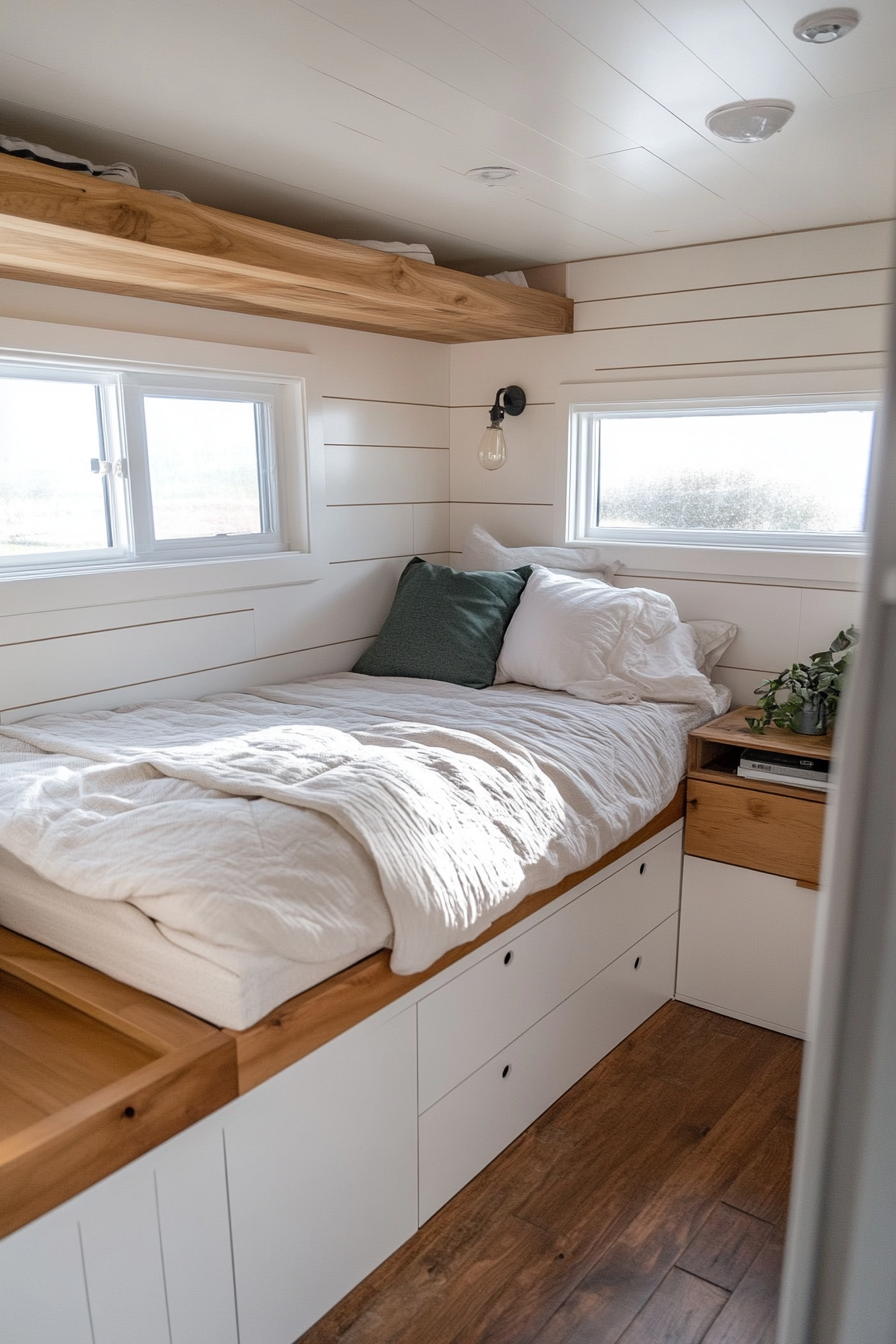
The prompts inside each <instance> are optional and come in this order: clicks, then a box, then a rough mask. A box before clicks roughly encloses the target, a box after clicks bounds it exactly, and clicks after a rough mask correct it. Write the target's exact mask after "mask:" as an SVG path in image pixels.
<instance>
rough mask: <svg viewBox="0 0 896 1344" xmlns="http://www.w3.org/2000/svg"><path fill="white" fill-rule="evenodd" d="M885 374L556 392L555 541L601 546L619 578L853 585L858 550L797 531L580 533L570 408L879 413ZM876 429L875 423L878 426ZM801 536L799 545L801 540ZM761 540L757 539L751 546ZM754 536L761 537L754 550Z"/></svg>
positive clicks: (609, 385) (726, 378)
mask: <svg viewBox="0 0 896 1344" xmlns="http://www.w3.org/2000/svg"><path fill="white" fill-rule="evenodd" d="M883 374H884V371H883V369H880V368H875V367H870V368H869V367H857V368H853V369H840V370H832V371H823V372H822V371H815V370H812V371H802V372H795V373H790V374H785V373H755V374H737V373H735V374H727V375H719V376H699V375H698V376H694V377H691V378H674V379H673V378H670V379H650V380H647V379H644V380H632V381H629V382H621V381H620V382H609V381H607V382H605V383H599V382H592V383H568V384H564V385H561V386H560V387H559V388H558V393H557V398H556V404H557V439H556V443H557V454H556V459H555V462H556V468H555V488H554V520H555V521H554V528H553V539H554V541H555V542H560V543H567V544H569V543H572V544H577V545H583V544H584V545H591V546H601V547H602V548H603V549H604V551H605V553H606V554H608V555H609V554H611V553H612V554H613V555H614V556H615V557H616V558H618V559H620V560H621V561H622V563H623V568H624V571H625V572H626V573H631V574H636V573H638V574H647V573H652V574H665V575H668V576H670V577H674V576H676V575H681V576H688V577H695V578H697V577H700V576H702V575H704V574H705V575H713V576H715V577H720V578H727V577H731V578H738V577H739V578H748V577H749V578H751V579H762V580H763V581H767V582H772V583H777V582H780V583H791V582H794V581H795V582H799V583H808V584H810V585H812V584H823V585H830V584H833V585H834V586H838V585H841V584H842V586H844V587H849V588H852V587H855V586H856V585H857V583H858V582H859V581H860V578H861V569H862V563H863V557H864V545H863V544H862V542H863V539H862V541H861V542H856V541H854V542H853V544H852V545H851V546H849V547H846V548H844V547H840V546H837V545H834V546H832V545H830V544H829V542H828V538H827V536H826V535H825V534H817V533H816V534H803V535H802V536H801V535H798V536H797V537H796V539H795V540H796V544H795V545H787V544H784V542H783V538H784V536H785V535H790V536H792V534H781V533H771V534H770V533H765V534H759V533H752V532H749V533H740V534H737V535H736V536H735V535H733V534H730V533H718V532H717V533H713V534H710V535H709V536H707V535H706V534H705V533H702V532H697V531H692V532H687V533H685V532H678V531H676V530H674V529H649V532H650V535H649V536H648V535H645V533H647V532H648V529H640V528H639V529H635V528H632V529H621V528H620V529H615V528H614V529H610V528H605V529H603V530H601V529H599V528H597V527H595V528H593V529H592V530H591V531H590V533H589V532H586V531H585V529H584V528H583V527H582V525H581V522H582V519H581V510H582V499H581V495H580V494H579V493H578V492H577V487H578V480H577V470H578V467H579V462H578V457H577V450H578V445H577V442H576V434H575V420H574V416H573V413H574V412H576V411H589V412H595V413H602V414H604V415H606V416H610V415H617V414H629V415H647V414H652V413H656V414H674V413H680V414H688V413H693V412H695V411H697V412H699V411H701V410H707V411H713V410H729V409H730V410H736V409H739V408H741V409H744V410H750V409H754V408H755V409H759V410H764V409H768V410H774V409H776V408H785V407H794V408H799V407H802V408H805V409H812V408H818V407H821V406H830V407H833V406H844V407H855V408H856V409H879V408H880V405H881V402H882V399H883V394H882V384H883ZM878 423H879V422H878ZM804 536H805V537H806V538H807V541H804ZM757 538H759V540H757ZM762 538H766V541H765V544H762Z"/></svg>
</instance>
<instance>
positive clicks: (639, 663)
mask: <svg viewBox="0 0 896 1344" xmlns="http://www.w3.org/2000/svg"><path fill="white" fill-rule="evenodd" d="M524 564H531V565H532V566H533V569H532V576H531V578H530V579H529V582H528V583H527V584H526V587H525V589H524V590H523V594H522V597H521V598H520V602H519V606H518V607H517V609H516V611H515V612H514V615H513V618H512V619H511V622H510V624H509V625H508V627H507V631H506V633H505V636H504V644H503V647H502V649H501V655H500V657H499V659H498V670H497V675H496V677H495V682H496V683H498V682H508V681H516V682H521V683H522V684H523V685H527V686H539V687H541V688H543V689H544V690H551V691H566V692H567V693H568V694H569V695H575V696H577V697H578V698H579V699H582V700H595V701H598V702H600V703H601V704H622V705H632V704H637V703H638V702H639V701H641V700H662V701H669V702H673V703H678V704H682V703H684V704H697V705H706V706H707V707H709V708H710V709H711V711H712V712H713V713H714V714H720V713H722V712H723V711H724V710H725V709H727V707H728V704H729V701H730V696H729V693H728V692H727V691H726V690H725V688H724V687H721V686H713V685H712V684H711V682H710V679H709V678H710V675H711V673H712V670H713V668H714V667H715V665H716V663H717V662H718V661H719V659H720V658H721V656H722V654H723V653H724V652H725V650H726V649H727V648H728V646H729V645H730V644H731V642H732V640H733V639H734V637H735V635H736V634H737V626H736V625H733V624H732V623H731V622H730V621H721V620H704V621H690V622H683V621H681V620H679V617H678V612H677V610H676V607H675V603H674V602H673V601H672V599H671V598H670V597H667V596H666V595H665V594H664V593H657V592H654V591H653V590H652V589H650V588H616V587H613V586H612V580H613V578H614V576H615V574H616V572H617V570H618V569H619V565H618V562H613V561H611V562H607V561H605V560H604V559H603V557H602V556H601V554H600V552H598V551H596V550H594V549H593V548H591V547H583V548H581V549H578V550H576V549H573V548H570V547H564V546H517V547H506V546H502V545H501V544H500V542H498V541H496V540H495V538H494V537H491V536H489V534H488V533H487V532H486V531H485V530H484V529H483V528H481V527H474V528H472V529H471V531H470V532H469V533H468V535H467V538H466V541H465V543H464V550H463V555H462V557H461V568H462V569H464V570H468V571H469V570H473V569H514V568H516V567H517V566H519V565H524Z"/></svg>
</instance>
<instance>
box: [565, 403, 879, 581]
mask: <svg viewBox="0 0 896 1344" xmlns="http://www.w3.org/2000/svg"><path fill="white" fill-rule="evenodd" d="M838 407H840V408H843V409H849V410H854V411H871V412H877V411H879V410H880V404H879V403H877V402H874V401H870V400H867V399H861V400H855V399H854V398H853V397H851V396H847V395H845V394H841V395H840V396H835V397H830V398H824V399H823V400H818V399H816V398H814V397H809V398H807V397H800V396H790V397H787V396H779V397H773V398H766V399H759V398H757V399H756V401H750V403H749V404H746V403H745V402H744V401H743V400H741V399H738V400H737V401H736V402H734V403H732V402H731V400H729V399H724V398H722V399H719V398H715V399H709V400H702V401H694V402H692V403H690V404H687V403H681V402H676V403H669V404H668V405H666V406H656V405H654V406H650V407H644V406H638V407H635V408H631V407H629V408H626V409H622V408H616V407H614V408H613V409H612V410H608V409H606V408H603V407H600V408H598V407H595V406H571V407H570V430H569V433H570V453H571V454H574V461H572V462H571V469H570V480H571V495H570V509H571V511H572V518H573V533H574V536H575V538H576V540H579V541H584V542H590V543H591V544H600V543H601V542H617V541H629V542H641V543H645V544H647V545H650V544H654V545H665V546H673V545H678V546H712V547H723V548H726V547H730V548H732V549H736V550H772V551H782V550H783V551H809V552H813V551H824V552H826V551H842V552H845V553H846V554H852V555H861V554H864V551H865V547H866V540H867V534H866V533H865V532H808V531H807V532H783V531H782V532H775V531H771V530H767V531H766V530H756V531H750V530H743V531H738V530H736V529H733V528H727V529H721V528H720V529H712V528H672V527H602V526H601V525H600V524H599V523H592V522H590V519H591V518H593V517H594V516H595V514H596V513H597V507H598V501H599V467H598V466H597V464H596V462H595V457H596V456H597V454H598V453H599V449H598V450H597V452H595V447H594V444H593V442H591V441H590V440H591V439H592V438H593V435H592V434H589V433H587V432H583V430H586V429H587V427H589V426H590V425H593V423H594V422H595V421H597V422H600V421H601V420H623V419H639V420H647V419H657V420H660V419H672V418H675V417H678V416H695V415H712V414H717V415H718V414H723V415H762V414H768V413H770V412H774V411H776V410H777V411H784V412H789V413H791V414H799V413H800V412H803V413H809V412H812V411H832V410H836V409H837V408H838ZM586 416H587V417H590V419H589V420H586V419H585V417H586ZM578 417H581V419H579V418H578ZM586 440H587V441H586Z"/></svg>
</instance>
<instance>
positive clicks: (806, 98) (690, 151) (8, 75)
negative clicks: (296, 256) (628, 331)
mask: <svg viewBox="0 0 896 1344" xmlns="http://www.w3.org/2000/svg"><path fill="white" fill-rule="evenodd" d="M822 3H824V0H822ZM819 7H821V6H819ZM0 9H2V11H3V25H2V37H0V89H2V92H3V100H2V101H0V130H2V131H4V132H5V133H7V134H12V135H21V136H23V137H25V138H29V139H39V140H42V141H43V142H44V143H49V144H51V145H53V146H55V147H56V148H58V149H62V150H65V151H67V152H70V153H82V154H85V155H87V156H89V157H93V158H94V159H95V160H97V161H100V162H104V161H105V162H108V161H109V160H110V159H112V160H116V159H124V160H126V161H129V162H131V163H133V164H134V165H135V166H136V167H137V168H138V170H139V172H140V175H141V183H142V185H144V186H149V187H169V188H175V189H178V190H181V191H183V192H185V193H186V194H187V195H188V196H190V197H192V198H193V199H194V200H201V201H205V202H207V203H209V204H212V205H219V206H222V207H224V208H227V209H232V210H237V211H240V212H242V213H245V214H254V215H257V216H259V217H262V218H268V219H272V220H275V221H277V222H280V223H284V224H291V225H294V226H297V227H300V228H307V229H311V230H313V231H316V232H322V233H330V234H335V235H337V236H345V237H357V238H364V237H379V238H400V239H403V240H405V241H423V242H427V243H429V244H430V246H431V247H432V249H433V251H434V252H435V254H436V258H437V260H438V261H440V262H441V263H443V264H445V265H457V266H460V267H462V268H465V269H468V270H471V271H474V272H476V271H478V272H486V271H491V270H495V269H499V268H502V267H505V266H512V267H516V266H526V265H536V264H539V263H548V262H556V261H568V260H574V259H579V258H583V257H594V256H607V255H614V254H619V253H626V252H634V251H639V250H645V249H648V250H654V249H657V248H666V247H675V246H680V245H683V244H689V243H700V242H709V241H714V240H718V239H724V238H737V237H747V236H752V235H757V234H768V233H774V232H779V231H788V230H796V229H805V228H812V227H819V226H824V225H831V224H841V223H852V222H858V221H861V220H867V219H880V218H886V217H889V216H891V215H892V214H893V212H894V204H896V58H894V52H896V0H861V3H860V11H861V22H860V24H859V26H858V28H857V29H856V30H855V32H853V33H852V34H851V35H849V36H848V37H846V38H844V39H841V41H839V42H836V43H833V44H830V45H825V46H818V47H816V46H812V45H810V44H808V43H804V42H799V41H797V39H796V38H795V37H794V36H793V34H792V31H791V30H792V27H793V24H794V23H795V22H796V21H797V20H798V19H800V18H802V17H803V16H804V14H806V13H808V12H811V3H810V0H750V2H749V3H747V0H531V2H528V3H527V2H526V0H416V2H415V0H301V2H299V0H191V3H189V4H184V3H183V0H153V3H152V4H149V5H147V4H144V3H138V0H29V3H28V4H22V3H18V2H17V0H2V5H0ZM759 97H774V98H786V99H789V100H790V101H791V102H793V103H794V104H795V105H796V114H795V115H794V117H793V120H792V121H791V122H790V124H789V125H788V126H786V127H785V129H784V130H783V132H782V133H781V134H780V135H777V136H775V137H774V138H773V139H771V140H769V141H767V142H766V143H764V144H757V145H734V144H730V143H727V142H725V141H721V140H718V139H716V138H714V137H713V136H712V135H711V134H710V132H709V131H708V130H707V129H706V127H705V126H704V117H705V116H706V114H707V112H709V111H710V110H711V109H712V108H714V107H716V106H718V105H719V104H721V103H728V102H733V101H735V100H737V99H740V98H759ZM496 163H497V164H507V165H509V166H511V167H514V168H516V169H517V170H518V172H519V176H518V177H517V178H515V179H514V180H513V181H511V182H509V183H507V184H502V185H497V186H492V187H486V186H483V185H481V184H479V183H476V182H473V181H470V180H468V179H467V178H466V177H465V176H464V174H465V173H466V171H467V170H468V169H470V168H475V167H479V166H481V165H484V164H496Z"/></svg>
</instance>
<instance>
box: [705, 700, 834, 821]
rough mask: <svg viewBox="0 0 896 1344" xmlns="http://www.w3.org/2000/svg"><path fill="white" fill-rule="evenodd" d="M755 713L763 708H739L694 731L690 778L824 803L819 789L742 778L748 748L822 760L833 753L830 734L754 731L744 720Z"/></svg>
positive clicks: (772, 729) (773, 728)
mask: <svg viewBox="0 0 896 1344" xmlns="http://www.w3.org/2000/svg"><path fill="white" fill-rule="evenodd" d="M751 713H755V714H759V713H761V711H760V710H758V709H757V710H751V709H749V708H748V709H735V710H732V711H731V713H730V714H724V715H723V716H722V718H720V719H714V720H713V721H712V722H711V723H707V724H705V725H704V726H703V727H702V728H696V729H695V730H694V731H693V732H692V733H691V735H690V737H689V738H688V779H689V780H691V779H703V780H706V782H707V783H709V784H730V785H733V786H734V787H735V788H737V789H753V790H755V791H757V792H759V793H777V794H780V795H781V796H782V797H785V798H805V799H806V800H807V801H809V802H813V803H817V802H824V794H823V793H820V792H819V791H818V789H801V788H799V787H798V786H796V785H791V784H774V783H769V782H766V781H765V780H757V779H739V778H738V775H737V767H738V763H739V761H740V753H741V752H742V751H743V750H745V749H750V750H754V751H775V752H786V753H787V754H788V755H791V756H811V757H813V758H814V759H815V760H822V761H824V760H830V756H831V734H830V733H826V734H825V736H824V737H803V736H801V735H800V734H799V733H792V732H788V731H785V730H784V729H783V728H775V727H773V726H770V727H768V728H766V729H765V731H764V732H763V733H761V734H759V733H751V732H750V730H749V728H747V726H746V724H745V722H744V716H745V715H747V714H751Z"/></svg>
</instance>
